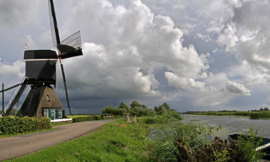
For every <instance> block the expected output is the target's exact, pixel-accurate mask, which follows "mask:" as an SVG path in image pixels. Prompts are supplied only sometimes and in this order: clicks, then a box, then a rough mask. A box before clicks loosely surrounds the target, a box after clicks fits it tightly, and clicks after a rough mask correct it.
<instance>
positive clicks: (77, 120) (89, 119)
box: [72, 116, 94, 123]
mask: <svg viewBox="0 0 270 162" xmlns="http://www.w3.org/2000/svg"><path fill="white" fill-rule="evenodd" d="M93 119H94V118H93V117H92V116H85V117H76V118H72V122H73V123H77V122H84V121H92V120H93Z"/></svg>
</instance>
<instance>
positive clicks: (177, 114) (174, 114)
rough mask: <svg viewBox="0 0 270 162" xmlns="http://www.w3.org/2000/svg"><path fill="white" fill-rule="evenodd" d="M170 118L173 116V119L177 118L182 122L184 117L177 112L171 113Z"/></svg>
mask: <svg viewBox="0 0 270 162" xmlns="http://www.w3.org/2000/svg"><path fill="white" fill-rule="evenodd" d="M170 116H172V117H173V118H176V119H179V120H182V119H183V117H182V116H181V114H180V113H179V112H177V111H171V112H170Z"/></svg>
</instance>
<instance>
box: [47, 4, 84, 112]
mask: <svg viewBox="0 0 270 162" xmlns="http://www.w3.org/2000/svg"><path fill="white" fill-rule="evenodd" d="M48 1H49V14H50V27H51V34H52V40H53V44H54V46H55V47H57V49H58V52H59V55H58V57H59V62H60V65H61V72H62V77H63V82H64V87H65V93H66V99H67V105H68V109H69V113H70V114H71V115H72V112H71V109H70V105H69V99H68V91H67V85H66V77H65V72H64V66H63V63H62V59H66V58H70V57H75V56H79V55H82V50H81V34H80V31H78V32H76V33H74V34H72V35H71V36H69V37H68V38H66V39H65V40H63V41H62V42H60V37H59V31H58V26H57V21H56V15H55V10H54V4H53V0H48Z"/></svg>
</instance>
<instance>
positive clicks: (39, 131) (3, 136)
mask: <svg viewBox="0 0 270 162" xmlns="http://www.w3.org/2000/svg"><path fill="white" fill-rule="evenodd" d="M57 129H59V128H51V129H43V130H37V131H34V132H27V133H16V134H8V135H0V138H5V137H15V136H20V135H27V134H34V133H42V132H48V131H53V130H57Z"/></svg>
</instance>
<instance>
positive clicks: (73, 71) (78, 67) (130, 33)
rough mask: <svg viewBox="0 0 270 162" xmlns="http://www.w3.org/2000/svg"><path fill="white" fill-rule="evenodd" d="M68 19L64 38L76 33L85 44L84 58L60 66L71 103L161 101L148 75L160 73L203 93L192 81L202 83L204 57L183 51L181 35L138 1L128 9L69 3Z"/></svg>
mask: <svg viewBox="0 0 270 162" xmlns="http://www.w3.org/2000/svg"><path fill="white" fill-rule="evenodd" d="M69 18H70V20H69V21H68V22H67V23H66V24H65V25H64V26H63V27H62V29H63V31H64V33H71V31H74V30H75V29H76V30H77V29H80V30H81V31H82V38H83V41H84V42H85V43H84V44H83V52H84V56H82V57H78V58H74V59H70V60H64V65H65V69H66V70H65V71H66V73H67V78H70V79H69V80H68V86H69V89H70V90H71V91H73V92H72V93H70V94H71V95H72V94H74V95H73V97H74V98H76V99H79V98H87V97H88V98H89V97H101V96H103V97H114V98H134V97H144V96H149V97H162V92H161V91H160V90H159V86H160V83H159V81H158V80H157V79H156V78H155V74H154V71H155V69H159V68H164V67H166V69H167V70H168V71H170V73H169V72H166V74H165V75H166V78H167V79H168V82H169V83H170V85H171V86H174V87H176V88H185V89H187V90H188V89H193V88H195V89H199V90H202V89H203V88H204V83H203V82H199V81H196V79H197V78H205V77H207V75H206V73H205V72H206V71H207V69H208V68H209V66H208V57H209V54H198V53H197V51H196V49H195V48H194V46H192V45H190V46H188V47H183V45H182V42H181V39H182V36H183V32H182V31H181V29H179V28H177V27H175V24H174V22H173V21H172V20H171V19H170V17H167V16H161V15H155V14H153V13H152V12H151V10H150V9H149V8H148V7H147V6H146V5H145V4H143V3H142V2H141V1H140V0H136V1H132V2H131V4H130V5H129V6H128V7H124V6H119V5H118V6H113V5H112V4H111V2H109V1H107V0H100V1H95V0H90V1H89V0H87V1H86V0H85V1H81V3H77V1H76V2H75V1H74V5H73V9H72V13H71V15H70V16H69ZM89 18H90V19H89ZM78 72H80V73H78ZM174 77H176V78H174ZM178 81H180V83H176V82H178ZM78 85H80V87H81V88H79V87H78ZM60 88H61V87H60Z"/></svg>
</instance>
